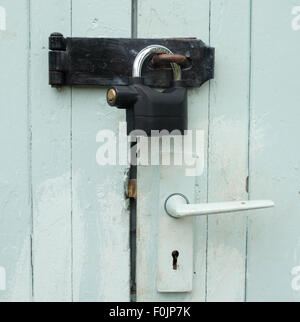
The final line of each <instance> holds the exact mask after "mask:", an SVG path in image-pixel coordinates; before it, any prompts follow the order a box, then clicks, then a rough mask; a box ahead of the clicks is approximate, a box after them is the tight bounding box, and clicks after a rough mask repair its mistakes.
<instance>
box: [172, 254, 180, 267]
mask: <svg viewBox="0 0 300 322" xmlns="http://www.w3.org/2000/svg"><path fill="white" fill-rule="evenodd" d="M178 256H179V251H178V250H174V251H173V252H172V257H173V269H174V270H176V269H177V258H178Z"/></svg>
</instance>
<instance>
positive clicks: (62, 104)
mask: <svg viewBox="0 0 300 322" xmlns="http://www.w3.org/2000/svg"><path fill="white" fill-rule="evenodd" d="M30 3H31V7H30V9H31V11H30V16H31V20H30V34H31V54H30V80H29V81H30V93H29V95H30V118H31V133H32V137H31V145H30V148H31V151H30V152H31V160H32V200H33V245H32V252H33V287H34V289H33V295H34V300H35V301H59V302H61V301H71V300H72V280H71V277H72V253H71V251H72V239H71V231H72V218H71V216H72V211H71V91H70V89H68V88H66V89H63V90H62V91H57V90H56V89H51V88H50V87H49V85H48V74H47V68H46V67H47V64H48V35H49V33H51V32H53V31H54V30H61V31H62V32H65V33H68V34H69V33H70V31H71V30H70V29H71V1H69V0H67V1H58V0H49V1H43V2H42V1H39V0H32V1H31V2H30Z"/></svg>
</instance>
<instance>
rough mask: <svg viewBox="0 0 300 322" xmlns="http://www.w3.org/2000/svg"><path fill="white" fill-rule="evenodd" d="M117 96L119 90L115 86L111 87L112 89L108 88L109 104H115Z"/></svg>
mask: <svg viewBox="0 0 300 322" xmlns="http://www.w3.org/2000/svg"><path fill="white" fill-rule="evenodd" d="M116 98H117V92H116V90H115V89H114V88H111V89H110V90H108V92H107V101H108V103H109V104H111V105H113V104H115V102H116Z"/></svg>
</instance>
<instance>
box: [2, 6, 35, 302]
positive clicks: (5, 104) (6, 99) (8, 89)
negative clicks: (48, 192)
mask: <svg viewBox="0 0 300 322" xmlns="http://www.w3.org/2000/svg"><path fill="white" fill-rule="evenodd" d="M0 5H1V6H2V7H3V8H5V10H6V15H7V16H6V30H1V31H0V60H1V72H0V106H1V108H0V146H1V156H0V266H1V267H3V268H4V269H5V271H6V278H7V280H6V290H2V291H1V290H0V302H3V301H9V302H11V301H30V300H31V284H32V283H31V265H30V263H31V255H30V239H31V238H30V235H31V214H30V208H31V207H30V197H29V190H30V185H29V161H28V160H29V159H28V158H29V154H28V140H27V137H28V116H27V105H28V83H27V78H28V45H29V39H28V1H25V0H20V1H17V2H16V1H11V0H2V1H1V3H0Z"/></svg>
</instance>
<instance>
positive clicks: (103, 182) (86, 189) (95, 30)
mask: <svg viewBox="0 0 300 322" xmlns="http://www.w3.org/2000/svg"><path fill="white" fill-rule="evenodd" d="M130 9H131V2H130V1H127V0H121V1H107V2H105V4H104V3H103V1H97V0H76V1H73V16H72V19H73V34H74V36H75V35H76V36H77V37H80V36H82V37H116V38H120V37H130V32H131V16H130ZM72 100H73V114H72V138H73V146H72V158H73V165H72V167H73V169H72V176H73V207H74V209H73V241H74V251H73V257H74V272H73V274H74V300H75V301H128V300H129V299H130V263H129V261H130V256H129V255H130V251H129V210H128V204H127V201H126V200H125V197H124V179H125V176H126V172H127V170H128V167H127V166H99V165H98V164H97V163H96V152H97V149H98V148H99V146H100V144H99V143H96V135H97V133H98V131H100V130H103V129H105V130H106V129H108V130H112V131H114V132H115V133H116V134H118V127H119V121H124V120H125V112H124V111H120V110H117V109H115V108H111V107H109V106H108V104H107V103H106V90H105V89H98V88H96V89H88V88H85V89H78V88H76V89H75V88H74V89H73V96H72Z"/></svg>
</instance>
